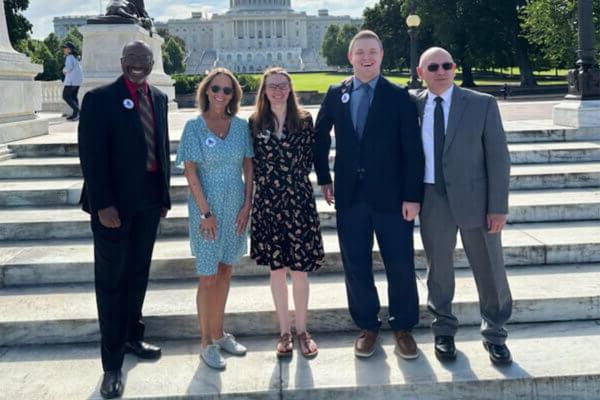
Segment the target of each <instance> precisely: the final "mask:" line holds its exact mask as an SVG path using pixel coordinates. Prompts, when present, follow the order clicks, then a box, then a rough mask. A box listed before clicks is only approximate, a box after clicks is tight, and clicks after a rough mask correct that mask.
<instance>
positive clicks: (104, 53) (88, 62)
mask: <svg viewBox="0 0 600 400" xmlns="http://www.w3.org/2000/svg"><path fill="white" fill-rule="evenodd" d="M79 31H80V32H81V34H82V35H83V49H82V53H83V59H82V60H81V67H82V69H83V85H82V86H81V88H80V89H79V98H80V99H82V98H83V95H84V94H85V93H86V92H87V91H88V90H90V89H93V88H95V87H98V86H101V85H105V84H107V83H110V82H112V81H114V80H115V79H117V77H119V75H121V74H122V73H123V71H122V70H121V53H122V51H123V47H124V46H125V45H126V44H127V43H129V42H132V41H134V40H141V41H143V42H145V43H147V44H148V45H149V46H150V48H151V49H152V53H153V54H154V68H153V69H152V72H151V73H150V76H149V77H148V82H150V83H151V84H152V85H154V86H157V87H158V88H159V89H160V90H162V91H163V92H164V93H165V94H166V95H167V96H168V97H169V109H173V108H177V105H176V103H175V101H174V100H175V87H174V86H173V84H174V83H175V82H174V81H173V80H172V79H171V77H170V76H168V75H167V74H165V71H164V69H163V62H162V51H161V48H160V46H161V45H162V43H163V42H164V40H163V38H161V37H160V36H158V35H153V36H152V37H150V34H149V33H148V31H147V30H145V29H144V28H142V27H141V26H139V25H137V24H93V25H85V26H82V27H81V28H79Z"/></svg>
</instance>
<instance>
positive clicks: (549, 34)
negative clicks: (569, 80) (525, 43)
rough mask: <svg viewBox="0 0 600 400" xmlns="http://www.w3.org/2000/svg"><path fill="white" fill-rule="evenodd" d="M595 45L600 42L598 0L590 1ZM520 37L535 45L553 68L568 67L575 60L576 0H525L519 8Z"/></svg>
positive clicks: (599, 0) (599, 8)
mask: <svg viewBox="0 0 600 400" xmlns="http://www.w3.org/2000/svg"><path fill="white" fill-rule="evenodd" d="M592 7H593V15H594V25H595V28H596V48H598V46H599V45H600V42H599V39H600V24H599V22H600V21H599V18H600V0H593V1H592ZM521 18H522V21H523V28H524V36H525V37H526V38H527V39H528V40H529V41H530V42H531V43H534V44H535V45H537V46H539V48H540V50H541V52H542V53H543V55H544V58H545V59H546V60H547V61H548V64H549V65H550V66H551V67H553V68H565V67H572V66H573V65H574V63H575V61H576V60H577V47H578V46H577V1H576V0H529V1H527V4H526V5H525V6H524V7H523V8H522V10H521Z"/></svg>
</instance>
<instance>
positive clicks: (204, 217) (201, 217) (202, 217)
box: [200, 211, 212, 219]
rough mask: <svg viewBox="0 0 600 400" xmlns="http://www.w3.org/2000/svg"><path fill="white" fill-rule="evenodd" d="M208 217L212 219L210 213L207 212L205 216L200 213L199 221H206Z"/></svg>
mask: <svg viewBox="0 0 600 400" xmlns="http://www.w3.org/2000/svg"><path fill="white" fill-rule="evenodd" d="M210 217H212V213H211V212H210V211H207V212H206V214H202V213H200V219H208V218H210Z"/></svg>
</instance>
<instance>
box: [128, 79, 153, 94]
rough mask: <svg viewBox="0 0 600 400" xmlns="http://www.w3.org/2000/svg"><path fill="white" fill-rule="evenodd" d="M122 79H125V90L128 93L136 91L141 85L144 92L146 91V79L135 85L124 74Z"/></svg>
mask: <svg viewBox="0 0 600 400" xmlns="http://www.w3.org/2000/svg"><path fill="white" fill-rule="evenodd" d="M123 80H124V81H125V86H127V90H129V93H137V90H138V88H139V87H140V86H141V87H143V88H144V93H146V94H147V93H148V81H144V83H142V84H141V85H137V84H135V83H133V82H131V81H130V80H129V79H127V77H126V76H125V75H123Z"/></svg>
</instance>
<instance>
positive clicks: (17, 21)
mask: <svg viewBox="0 0 600 400" xmlns="http://www.w3.org/2000/svg"><path fill="white" fill-rule="evenodd" d="M27 7H29V0H4V13H5V14H6V25H7V28H8V36H9V38H10V43H11V44H12V46H13V47H15V46H16V45H17V44H18V43H19V41H21V40H23V39H27V37H28V36H29V33H30V32H31V28H32V26H31V23H30V22H29V21H28V20H27V18H25V17H24V16H23V14H21V11H24V10H26V9H27Z"/></svg>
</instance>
